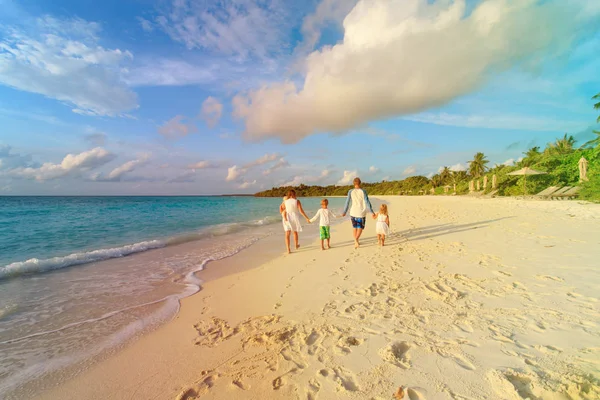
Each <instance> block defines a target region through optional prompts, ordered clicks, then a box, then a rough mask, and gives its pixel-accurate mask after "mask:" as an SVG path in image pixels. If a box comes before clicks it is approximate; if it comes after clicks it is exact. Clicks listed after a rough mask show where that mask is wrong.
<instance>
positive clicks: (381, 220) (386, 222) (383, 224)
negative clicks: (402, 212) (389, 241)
mask: <svg viewBox="0 0 600 400" xmlns="http://www.w3.org/2000/svg"><path fill="white" fill-rule="evenodd" d="M375 219H377V225H376V226H375V232H376V233H377V243H379V245H380V246H385V237H386V236H387V235H389V234H390V217H389V215H388V208H387V204H382V205H381V207H379V212H378V213H377V214H376V215H375Z"/></svg>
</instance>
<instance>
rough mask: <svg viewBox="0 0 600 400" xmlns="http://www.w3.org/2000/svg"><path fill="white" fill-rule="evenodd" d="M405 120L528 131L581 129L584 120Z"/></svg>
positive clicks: (424, 116)
mask: <svg viewBox="0 0 600 400" xmlns="http://www.w3.org/2000/svg"><path fill="white" fill-rule="evenodd" d="M404 119H405V120H408V121H415V122H423V123H428V124H435V125H444V126H459V127H464V128H484V129H519V130H528V131H572V130H578V129H582V127H583V126H585V125H586V124H587V122H586V121H565V120H564V119H560V118H545V117H530V116H523V115H460V114H448V113H440V114H431V113H422V114H418V115H412V116H409V117H404Z"/></svg>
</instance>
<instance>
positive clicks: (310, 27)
mask: <svg viewBox="0 0 600 400" xmlns="http://www.w3.org/2000/svg"><path fill="white" fill-rule="evenodd" d="M357 1H358V0H323V1H322V2H321V3H319V5H318V6H317V9H316V10H315V12H314V13H313V14H310V15H307V16H306V17H305V18H304V21H303V22H302V36H303V38H304V42H303V43H302V45H301V48H300V52H305V51H311V50H313V49H314V47H315V45H316V44H317V42H318V41H319V39H320V38H321V30H322V29H323V28H325V27H326V26H327V24H329V23H331V22H333V23H337V24H341V22H342V21H343V20H344V17H345V16H346V15H348V13H349V12H350V10H352V8H354V6H355V5H356V3H357Z"/></svg>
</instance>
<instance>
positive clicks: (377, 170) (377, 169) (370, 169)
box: [369, 165, 379, 174]
mask: <svg viewBox="0 0 600 400" xmlns="http://www.w3.org/2000/svg"><path fill="white" fill-rule="evenodd" d="M369 172H370V173H372V174H376V173H377V172H379V168H377V167H376V166H374V165H371V166H370V167H369Z"/></svg>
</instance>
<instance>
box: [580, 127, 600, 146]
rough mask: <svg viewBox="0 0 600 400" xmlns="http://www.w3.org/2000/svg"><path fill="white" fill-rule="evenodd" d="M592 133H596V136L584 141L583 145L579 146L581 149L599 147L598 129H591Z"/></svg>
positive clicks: (599, 132) (599, 135)
mask: <svg viewBox="0 0 600 400" xmlns="http://www.w3.org/2000/svg"><path fill="white" fill-rule="evenodd" d="M592 133H593V134H594V135H596V137H595V138H594V139H592V140H588V141H587V142H585V143H584V144H583V146H581V148H582V149H593V148H597V147H598V148H600V131H592Z"/></svg>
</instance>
